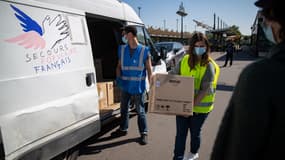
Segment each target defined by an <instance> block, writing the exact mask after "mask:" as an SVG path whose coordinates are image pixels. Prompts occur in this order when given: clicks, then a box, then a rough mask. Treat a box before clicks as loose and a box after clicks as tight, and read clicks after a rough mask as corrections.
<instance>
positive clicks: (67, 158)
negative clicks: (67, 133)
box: [63, 149, 79, 160]
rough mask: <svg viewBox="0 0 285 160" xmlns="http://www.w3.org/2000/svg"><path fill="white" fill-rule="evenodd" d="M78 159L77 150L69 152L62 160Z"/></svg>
mask: <svg viewBox="0 0 285 160" xmlns="http://www.w3.org/2000/svg"><path fill="white" fill-rule="evenodd" d="M78 157H79V150H78V149H77V150H69V151H67V153H66V156H65V157H64V159H63V160H77V158H78Z"/></svg>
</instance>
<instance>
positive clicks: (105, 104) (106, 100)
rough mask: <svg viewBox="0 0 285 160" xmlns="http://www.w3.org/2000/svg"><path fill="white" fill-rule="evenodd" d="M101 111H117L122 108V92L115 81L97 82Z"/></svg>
mask: <svg viewBox="0 0 285 160" xmlns="http://www.w3.org/2000/svg"><path fill="white" fill-rule="evenodd" d="M97 89H98V95H99V108H100V110H115V109H118V108H119V107H120V105H119V102H120V97H121V91H120V89H119V88H118V87H117V86H116V85H115V84H114V82H113V81H108V82H97Z"/></svg>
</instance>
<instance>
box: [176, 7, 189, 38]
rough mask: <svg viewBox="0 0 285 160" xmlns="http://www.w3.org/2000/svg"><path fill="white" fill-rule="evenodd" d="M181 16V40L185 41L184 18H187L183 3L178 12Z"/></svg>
mask: <svg viewBox="0 0 285 160" xmlns="http://www.w3.org/2000/svg"><path fill="white" fill-rule="evenodd" d="M176 14H178V15H179V16H181V40H182V39H183V17H185V16H187V13H186V12H185V8H184V6H183V2H181V4H180V6H179V9H178V11H177V12H176Z"/></svg>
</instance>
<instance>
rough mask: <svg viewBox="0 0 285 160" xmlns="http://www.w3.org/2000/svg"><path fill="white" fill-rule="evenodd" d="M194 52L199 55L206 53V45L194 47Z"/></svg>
mask: <svg viewBox="0 0 285 160" xmlns="http://www.w3.org/2000/svg"><path fill="white" fill-rule="evenodd" d="M194 50H195V52H194V54H196V55H197V56H202V55H203V54H204V53H206V47H194Z"/></svg>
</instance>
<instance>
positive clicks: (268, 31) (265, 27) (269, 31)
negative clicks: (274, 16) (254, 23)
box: [261, 22, 276, 44]
mask: <svg viewBox="0 0 285 160" xmlns="http://www.w3.org/2000/svg"><path fill="white" fill-rule="evenodd" d="M261 28H262V30H263V32H264V34H265V36H266V38H267V39H268V40H269V41H270V42H272V43H274V44H275V43H276V41H275V39H274V36H273V32H272V28H271V26H268V25H267V24H266V23H264V22H263V23H262V24H261Z"/></svg>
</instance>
